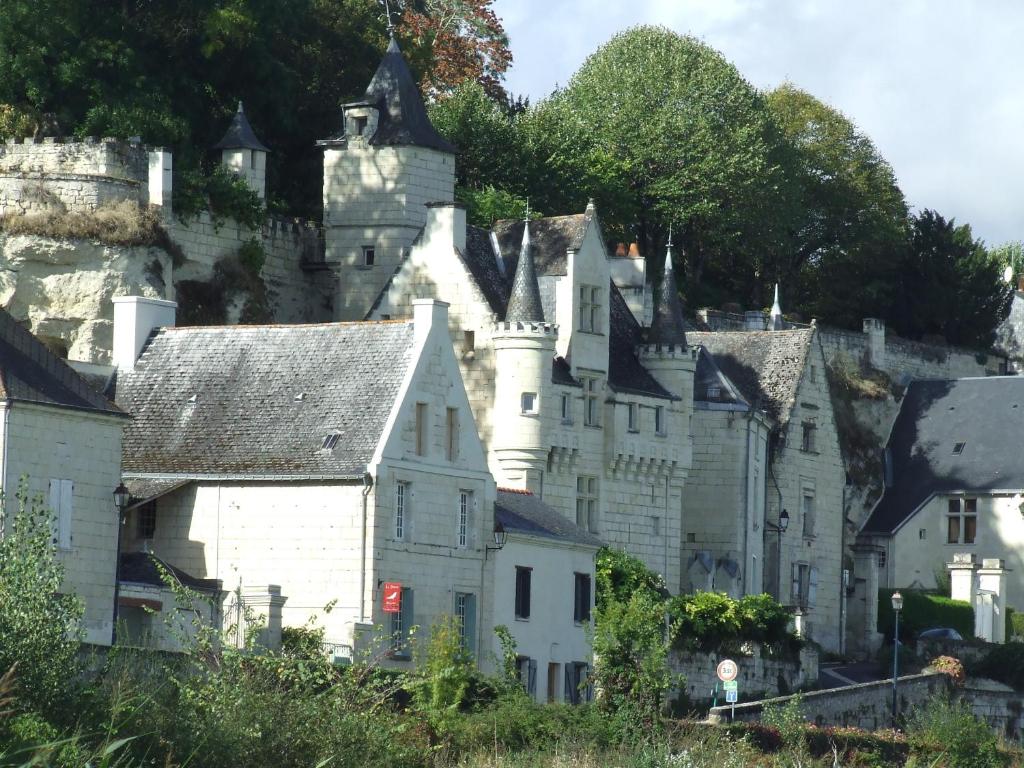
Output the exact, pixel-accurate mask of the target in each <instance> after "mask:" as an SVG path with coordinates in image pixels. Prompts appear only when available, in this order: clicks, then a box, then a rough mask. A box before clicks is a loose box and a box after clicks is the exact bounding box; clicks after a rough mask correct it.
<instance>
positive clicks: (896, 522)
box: [863, 376, 1024, 533]
mask: <svg viewBox="0 0 1024 768" xmlns="http://www.w3.org/2000/svg"><path fill="white" fill-rule="evenodd" d="M1022 434H1024V377H1020V376H993V377H991V378H981V379H957V380H954V381H913V382H911V383H910V385H909V386H908V387H907V391H906V394H905V395H904V397H903V402H902V403H901V404H900V412H899V415H898V416H897V417H896V421H895V422H894V423H893V427H892V432H891V433H890V436H889V443H888V445H887V450H888V453H889V456H890V457H891V461H892V480H893V482H892V485H891V486H890V487H888V488H886V489H885V491H884V492H883V494H882V498H881V499H879V501H878V504H876V505H875V508H874V509H873V510H872V512H871V514H870V515H869V517H868V519H867V522H866V523H865V524H864V529H863V530H864V531H865V532H880V533H890V532H892V531H894V530H895V529H896V528H898V527H899V526H900V524H902V523H903V522H904V521H905V520H906V519H907V517H909V516H910V514H911V513H913V512H914V511H915V510H916V509H917V508H918V507H919V506H920V505H921V504H922V503H924V502H925V501H927V499H928V498H929V497H930V496H932V495H933V494H935V493H943V492H955V491H966V492H968V493H970V492H972V491H976V492H986V491H997V490H998V491H1020V490H1024V461H1022V460H1021V451H1020V438H1021V435H1022ZM958 443H963V446H962V447H961V451H960V452H959V453H955V452H954V449H955V448H956V447H957V444H958Z"/></svg>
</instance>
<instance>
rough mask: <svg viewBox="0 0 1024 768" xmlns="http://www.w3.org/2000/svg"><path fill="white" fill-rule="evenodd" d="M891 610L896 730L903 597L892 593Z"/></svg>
mask: <svg viewBox="0 0 1024 768" xmlns="http://www.w3.org/2000/svg"><path fill="white" fill-rule="evenodd" d="M892 610H893V613H895V614H896V623H895V625H894V629H893V633H892V729H893V730H894V731H895V730H896V718H897V717H898V716H899V699H898V698H897V694H896V686H897V684H898V682H899V673H900V611H901V610H903V595H901V594H900V593H899V592H893V593H892Z"/></svg>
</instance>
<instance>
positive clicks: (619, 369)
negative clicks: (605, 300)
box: [608, 283, 677, 399]
mask: <svg viewBox="0 0 1024 768" xmlns="http://www.w3.org/2000/svg"><path fill="white" fill-rule="evenodd" d="M609 286H610V287H609V296H610V301H609V308H608V314H609V318H610V320H609V323H610V324H611V328H610V329H609V338H608V385H609V386H610V387H611V388H612V389H614V390H616V391H618V392H632V393H635V394H640V395H647V396H650V397H663V398H669V399H677V398H676V396H675V395H674V394H673V393H671V392H669V391H668V390H667V389H665V388H664V387H663V386H661V384H659V383H658V380H657V379H655V378H654V376H652V375H651V374H650V372H648V370H647V369H646V368H644V367H643V365H642V364H641V363H640V360H639V359H638V358H637V356H636V348H637V346H639V345H640V344H643V329H642V328H641V327H640V324H639V323H637V321H636V318H635V317H633V313H632V312H630V311H629V307H628V306H627V304H626V300H625V299H624V298H622V294H621V293H619V289H618V288H616V287H615V284H614V283H610V284H609Z"/></svg>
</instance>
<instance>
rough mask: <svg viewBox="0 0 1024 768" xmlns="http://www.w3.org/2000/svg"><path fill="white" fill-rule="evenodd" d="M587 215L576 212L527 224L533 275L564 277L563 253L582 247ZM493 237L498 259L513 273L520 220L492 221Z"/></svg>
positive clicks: (520, 236)
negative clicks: (535, 271) (496, 244)
mask: <svg viewBox="0 0 1024 768" xmlns="http://www.w3.org/2000/svg"><path fill="white" fill-rule="evenodd" d="M589 221H590V216H589V215H588V214H585V213H576V214H572V215H570V216H550V217H548V218H546V219H534V220H533V221H531V222H530V240H531V241H532V242H533V263H534V265H535V266H536V269H537V274H540V275H564V274H566V273H567V270H568V261H567V259H566V252H567V251H577V250H579V248H580V246H581V245H582V244H583V236H584V234H585V233H586V231H587V223H588V222H589ZM494 235H495V237H496V238H497V240H498V248H499V249H500V250H501V255H502V258H503V259H504V261H505V263H506V264H508V270H507V271H508V273H509V274H513V273H514V271H515V267H516V263H517V262H518V261H519V247H520V245H521V243H522V242H523V221H522V220H521V219H504V220H502V221H498V222H495V224H494Z"/></svg>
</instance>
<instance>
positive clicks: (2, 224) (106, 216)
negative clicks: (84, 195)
mask: <svg viewBox="0 0 1024 768" xmlns="http://www.w3.org/2000/svg"><path fill="white" fill-rule="evenodd" d="M0 232H6V233H8V234H10V235H35V236H38V237H51V238H55V239H66V240H95V241H98V242H101V243H104V244H106V245H127V246H132V245H155V246H159V247H166V245H167V242H168V237H167V233H166V231H165V230H164V228H163V226H162V224H161V222H160V216H159V214H158V213H157V212H156V211H155V210H153V209H150V208H142V207H140V206H139V205H138V204H137V203H134V202H132V201H123V202H119V203H106V204H104V205H101V206H99V207H98V208H96V210H94V211H89V212H75V213H68V212H67V211H65V210H63V209H62V208H61V207H54V208H53V210H51V211H48V212H45V213H29V214H8V215H6V216H3V217H0Z"/></svg>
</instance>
